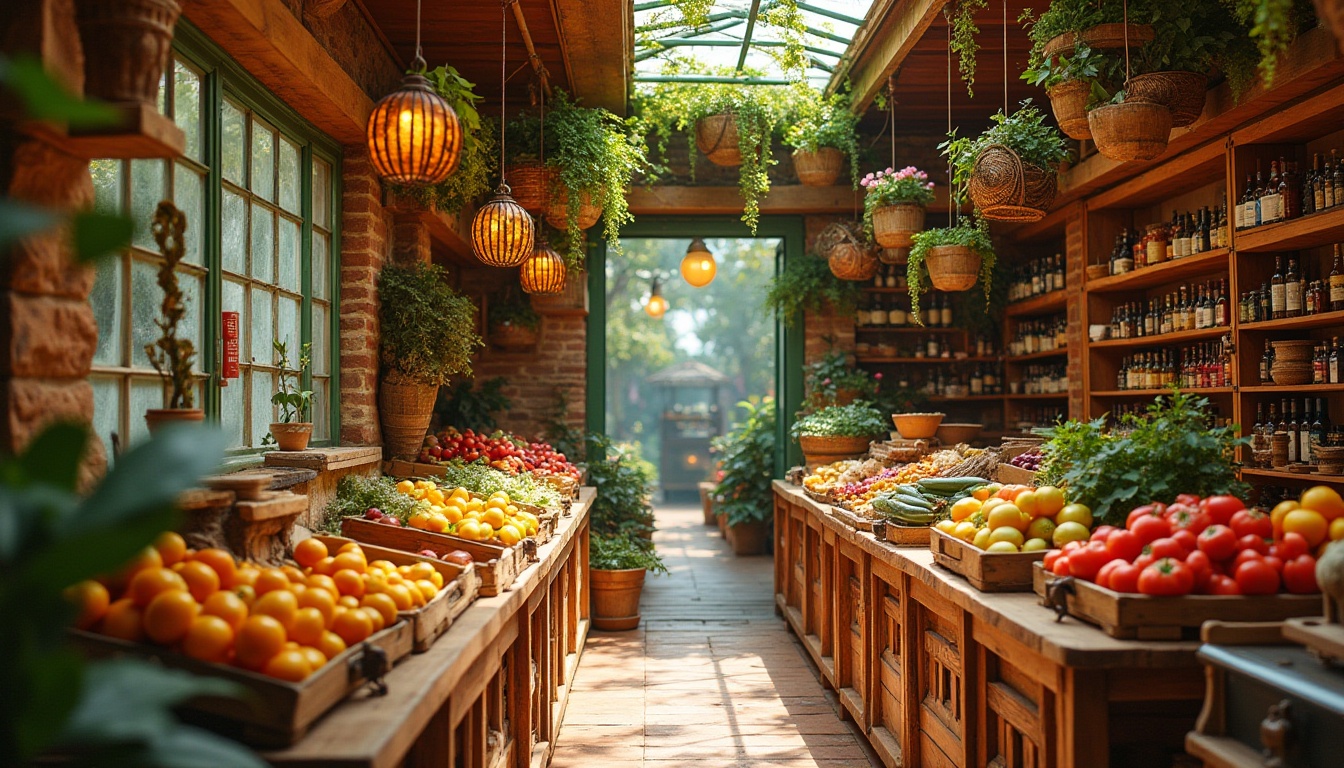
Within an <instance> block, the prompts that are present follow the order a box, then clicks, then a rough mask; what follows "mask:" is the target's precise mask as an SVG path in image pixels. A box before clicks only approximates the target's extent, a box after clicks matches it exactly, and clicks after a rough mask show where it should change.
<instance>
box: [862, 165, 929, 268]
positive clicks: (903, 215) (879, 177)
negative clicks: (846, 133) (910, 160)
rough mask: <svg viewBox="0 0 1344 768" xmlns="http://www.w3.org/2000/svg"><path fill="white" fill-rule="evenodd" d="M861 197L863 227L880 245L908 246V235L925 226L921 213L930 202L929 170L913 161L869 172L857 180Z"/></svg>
mask: <svg viewBox="0 0 1344 768" xmlns="http://www.w3.org/2000/svg"><path fill="white" fill-rule="evenodd" d="M859 183H860V184H862V185H863V188H864V189H866V190H868V194H867V195H865V196H864V198H863V231H864V232H865V233H866V234H867V235H868V237H869V238H871V239H873V240H875V241H876V242H877V244H878V245H880V246H882V247H883V248H909V247H910V238H911V236H913V235H914V234H915V233H916V232H918V231H920V230H921V229H923V228H924V213H925V211H926V210H927V208H928V206H929V204H930V203H932V202H933V182H932V181H929V174H927V173H925V172H924V171H921V170H919V169H918V168H916V167H914V166H913V165H907V166H906V167H904V168H902V169H901V170H899V171H897V170H893V169H891V168H888V169H886V170H885V171H878V172H877V173H870V174H868V175H867V176H864V177H863V179H862V180H860V181H859Z"/></svg>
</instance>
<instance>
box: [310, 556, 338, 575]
mask: <svg viewBox="0 0 1344 768" xmlns="http://www.w3.org/2000/svg"><path fill="white" fill-rule="evenodd" d="M335 572H336V558H334V557H331V556H330V555H328V556H327V557H324V558H322V559H321V560H318V561H317V562H316V563H313V573H318V574H321V575H323V576H330V575H331V574H333V573H335Z"/></svg>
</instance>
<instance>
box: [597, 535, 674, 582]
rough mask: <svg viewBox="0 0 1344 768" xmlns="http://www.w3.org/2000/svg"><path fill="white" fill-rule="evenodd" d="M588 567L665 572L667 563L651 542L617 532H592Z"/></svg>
mask: <svg viewBox="0 0 1344 768" xmlns="http://www.w3.org/2000/svg"><path fill="white" fill-rule="evenodd" d="M588 567H589V568H592V569H594V570H598V571H628V570H631V569H634V568H643V569H644V570H646V571H649V572H650V573H661V574H666V573H667V565H666V564H664V563H663V558H661V557H659V556H658V552H657V551H656V550H655V549H654V548H653V542H651V541H646V540H644V539H641V538H637V537H635V536H631V535H630V534H619V533H618V534H605V535H604V534H599V533H594V534H593V535H592V537H591V538H589V540H588Z"/></svg>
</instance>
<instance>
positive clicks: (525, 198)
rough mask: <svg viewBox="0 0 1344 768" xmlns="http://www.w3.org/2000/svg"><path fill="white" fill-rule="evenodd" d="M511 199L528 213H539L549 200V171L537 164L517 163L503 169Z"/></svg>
mask: <svg viewBox="0 0 1344 768" xmlns="http://www.w3.org/2000/svg"><path fill="white" fill-rule="evenodd" d="M504 177H505V178H506V179H508V180H509V189H511V190H513V199H514V201H515V202H517V203H518V204H519V205H521V206H523V208H525V209H526V210H527V212H528V213H533V214H536V213H541V212H542V211H543V210H545V209H546V204H547V202H548V201H549V200H550V199H551V169H549V168H547V167H546V166H545V165H543V164H541V163H538V162H528V163H519V164H517V165H510V166H509V167H507V168H505V169H504Z"/></svg>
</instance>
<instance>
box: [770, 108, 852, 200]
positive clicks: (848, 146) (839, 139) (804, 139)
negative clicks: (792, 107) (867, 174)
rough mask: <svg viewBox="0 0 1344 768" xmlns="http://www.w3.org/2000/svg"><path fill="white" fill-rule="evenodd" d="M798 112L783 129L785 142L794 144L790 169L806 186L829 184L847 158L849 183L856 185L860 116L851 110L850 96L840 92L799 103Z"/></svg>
mask: <svg viewBox="0 0 1344 768" xmlns="http://www.w3.org/2000/svg"><path fill="white" fill-rule="evenodd" d="M799 109H800V110H801V113H800V114H799V115H798V116H797V117H795V118H794V120H793V122H792V123H790V125H789V127H788V128H786V129H785V130H784V144H785V145H787V146H790V147H793V170H794V173H796V174H797V175H798V181H800V182H802V183H803V184H804V185H805V186H809V187H829V186H831V185H833V184H835V182H836V181H837V180H838V179H839V178H840V173H841V172H842V171H844V168H845V158H846V157H848V158H849V159H850V177H851V182H852V183H854V184H855V185H856V186H857V184H858V181H859V179H858V175H859V172H858V165H857V164H856V163H855V162H854V158H855V157H856V156H857V155H858V153H859V146H858V144H859V134H858V124H859V118H860V117H861V115H857V114H855V113H854V112H853V111H852V110H851V109H850V95H849V93H847V92H844V91H841V92H838V93H835V94H832V95H831V96H830V97H829V98H827V99H824V100H818V101H815V102H808V101H803V102H801V103H800V104H799Z"/></svg>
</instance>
